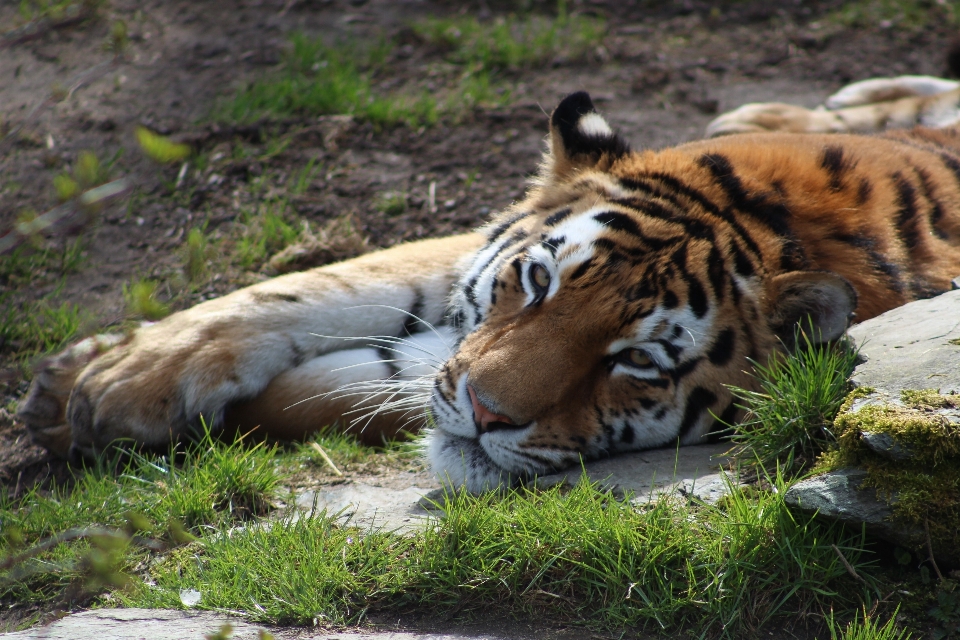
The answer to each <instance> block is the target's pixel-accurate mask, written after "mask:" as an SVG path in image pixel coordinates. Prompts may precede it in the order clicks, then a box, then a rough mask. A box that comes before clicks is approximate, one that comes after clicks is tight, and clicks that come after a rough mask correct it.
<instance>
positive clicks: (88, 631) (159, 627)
mask: <svg viewBox="0 0 960 640" xmlns="http://www.w3.org/2000/svg"><path fill="white" fill-rule="evenodd" d="M225 624H230V626H232V627H233V632H232V635H230V638H231V640H256V639H257V638H258V637H259V632H260V630H261V629H266V627H264V626H259V625H252V624H249V623H247V622H244V621H243V620H241V619H239V618H235V617H231V616H225V615H222V614H219V613H211V612H208V611H170V610H166V609H94V610H92V611H82V612H80V613H74V614H71V615H68V616H66V617H64V618H61V619H60V620H57V621H56V622H54V623H52V624H49V625H47V626H45V627H34V628H33V629H27V630H26V631H16V632H13V633H0V638H4V639H5V640H6V639H9V640H14V639H17V640H20V639H23V640H25V639H26V638H36V639H37V640H40V639H43V640H188V639H189V640H193V639H194V638H196V640H203V638H204V637H205V636H207V635H210V634H212V633H215V632H216V631H218V630H219V629H220V628H221V627H223V625H225ZM270 632H271V633H273V630H270ZM317 637H322V636H317Z"/></svg>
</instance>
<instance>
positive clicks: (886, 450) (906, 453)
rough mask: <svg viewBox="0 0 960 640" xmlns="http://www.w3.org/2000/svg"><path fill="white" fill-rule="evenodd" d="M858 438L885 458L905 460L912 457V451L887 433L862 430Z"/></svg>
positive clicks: (895, 460)
mask: <svg viewBox="0 0 960 640" xmlns="http://www.w3.org/2000/svg"><path fill="white" fill-rule="evenodd" d="M860 438H861V440H863V443H864V444H865V445H867V447H869V448H870V450H871V451H873V452H874V453H876V454H877V455H879V456H883V457H884V458H886V459H887V460H891V461H893V462H905V461H907V460H909V459H910V458H912V457H913V451H911V449H910V448H909V447H907V446H904V445H902V444H900V443H899V442H897V441H896V439H895V438H894V437H893V436H891V435H890V434H889V433H869V432H864V433H862V434H860Z"/></svg>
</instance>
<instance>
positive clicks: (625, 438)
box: [620, 422, 636, 444]
mask: <svg viewBox="0 0 960 640" xmlns="http://www.w3.org/2000/svg"><path fill="white" fill-rule="evenodd" d="M635 436H636V434H635V433H634V431H633V425H631V424H630V423H629V422H625V423H624V424H623V431H621V432H620V442H622V443H624V444H633V441H634V438H635Z"/></svg>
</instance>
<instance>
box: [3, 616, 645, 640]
mask: <svg viewBox="0 0 960 640" xmlns="http://www.w3.org/2000/svg"><path fill="white" fill-rule="evenodd" d="M225 624H229V625H230V626H231V627H232V631H231V633H230V634H229V635H228V637H229V638H230V640H258V639H259V638H260V637H261V636H260V632H261V631H266V632H268V633H270V634H271V635H272V636H273V637H274V638H276V639H277V640H580V639H582V638H595V637H596V635H595V634H594V633H591V632H590V631H589V630H586V629H578V628H572V629H566V630H561V629H556V628H552V627H551V625H550V623H546V624H536V625H534V626H533V628H531V626H530V625H527V624H522V623H518V622H516V621H513V620H511V619H509V618H504V619H499V618H496V617H491V619H490V620H488V621H487V624H481V625H480V628H477V627H476V625H472V624H471V625H466V626H465V625H461V624H455V623H447V624H444V625H442V628H445V629H449V631H440V632H435V631H432V629H431V630H428V631H408V630H396V629H394V630H390V629H386V630H377V629H356V628H354V629H350V628H348V629H338V630H331V629H316V628H309V627H275V626H270V625H257V624H250V623H248V622H244V621H243V620H241V619H240V618H237V617H234V616H228V615H224V614H221V613H213V612H209V611H169V610H164V609H96V610H93V611H83V612H81V613H75V614H72V615H68V616H66V617H64V618H61V619H60V620H57V621H56V622H54V623H52V624H49V625H47V626H45V627H34V628H33V629H29V630H27V631H17V632H14V633H0V638H2V639H4V640H7V639H9V640H15V639H16V640H24V639H26V638H30V639H35V640H204V639H205V638H206V637H207V636H209V635H211V634H214V633H216V632H217V631H219V630H220V629H221V628H222V627H223V626H224V625H225ZM638 637H639V638H641V639H647V640H654V638H659V637H660V636H653V635H648V634H645V633H641V634H640V635H639V636H638Z"/></svg>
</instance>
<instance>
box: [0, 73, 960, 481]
mask: <svg viewBox="0 0 960 640" xmlns="http://www.w3.org/2000/svg"><path fill="white" fill-rule="evenodd" d="M911 82H912V83H911ZM943 82H949V81H943ZM928 85H930V83H927V84H923V83H922V82H916V81H910V80H909V79H907V80H904V79H887V80H885V81H883V82H881V83H880V85H879V86H867V87H866V88H864V87H863V86H860V87H859V88H858V87H857V86H856V85H854V89H853V90H852V91H848V92H847V94H846V97H844V96H841V98H843V100H840V104H839V105H834V107H835V108H834V110H832V111H831V110H806V109H801V108H799V107H790V108H786V107H785V106H784V105H777V104H775V103H773V104H766V105H751V106H749V108H746V109H743V108H742V109H740V110H738V111H735V112H733V113H732V114H726V115H724V116H721V117H720V118H718V119H717V121H715V122H714V123H713V124H712V125H711V128H709V129H708V133H709V134H710V135H712V136H716V137H711V138H707V139H703V140H699V141H694V142H689V143H686V144H682V145H679V146H676V147H672V148H666V149H662V150H649V149H643V150H632V149H631V147H630V145H629V144H628V143H627V141H626V140H624V138H623V137H622V136H621V135H620V134H618V133H617V132H615V131H614V129H613V128H612V127H611V126H610V124H609V123H608V122H607V121H606V120H605V119H604V118H603V116H601V115H600V113H599V112H598V111H597V109H596V108H595V106H594V104H593V102H592V100H591V98H590V96H589V95H588V94H587V93H586V92H583V91H579V92H576V93H573V94H571V95H569V96H567V97H566V98H564V99H563V100H562V101H561V102H560V103H559V104H558V106H557V107H556V108H555V109H554V111H553V112H552V114H551V115H550V117H549V127H548V129H549V133H548V136H547V150H546V152H545V153H544V156H543V160H542V164H541V166H540V168H539V171H538V173H537V174H536V177H535V178H533V179H532V180H531V182H530V184H529V186H528V189H527V191H526V194H525V196H524V197H523V198H522V199H521V200H520V201H518V202H516V203H514V204H512V205H511V206H509V207H507V208H506V209H505V210H503V211H502V212H500V213H497V214H495V215H493V216H492V218H491V219H490V220H489V221H488V222H486V223H485V224H484V225H483V226H482V227H480V228H479V229H478V230H476V231H473V232H470V233H465V234H461V235H454V236H450V237H445V238H433V239H427V240H421V241H417V242H410V243H406V244H400V245H397V246H394V247H391V248H387V249H383V250H379V251H376V252H372V253H369V254H366V255H363V256H360V257H357V258H354V259H351V260H348V261H344V262H341V263H337V264H332V265H327V266H323V267H319V268H316V269H313V270H310V271H304V272H299V273H292V274H287V275H284V276H280V277H277V278H274V279H271V280H267V281H264V282H261V283H258V284H255V285H253V286H249V287H247V288H243V289H239V290H237V291H235V292H233V293H231V294H229V295H225V296H223V297H221V298H217V299H213V300H209V301H206V302H203V303H201V304H198V305H197V306H195V307H192V308H189V309H186V310H184V311H180V312H178V313H175V314H173V315H171V316H169V317H167V318H165V319H163V320H161V321H159V322H157V323H155V324H152V325H148V326H143V327H141V328H139V329H138V330H136V331H134V332H132V333H130V334H128V335H116V334H103V335H98V336H93V337H90V338H87V339H85V340H82V341H80V342H78V343H76V344H75V345H73V346H71V347H69V348H67V349H66V350H65V351H63V352H62V353H60V354H58V355H56V356H53V357H51V358H49V359H47V360H46V361H44V362H42V363H40V365H39V366H38V367H37V369H36V372H35V376H34V379H33V381H32V383H31V387H30V389H29V391H28V393H27V394H26V396H25V397H24V399H23V400H22V402H21V403H20V405H19V409H18V414H17V415H18V418H19V420H20V421H21V422H22V423H23V424H25V425H26V426H27V428H28V429H29V431H30V433H31V434H32V437H33V438H34V440H35V441H36V442H38V443H40V444H42V445H43V446H46V447H47V448H48V449H49V450H51V451H52V452H54V453H56V454H58V455H62V456H65V457H67V458H68V459H71V460H74V461H77V460H81V459H83V458H87V457H91V456H96V455H98V454H100V453H101V452H103V451H104V450H106V449H107V448H108V447H111V446H113V445H114V444H115V443H118V442H126V443H131V444H133V445H136V446H140V447H145V448H159V449H163V448H165V447H169V446H170V445H171V442H174V441H177V440H180V439H184V438H189V437H191V435H192V434H196V433H197V432H198V431H199V430H200V429H202V428H203V427H204V426H205V427H206V428H209V429H212V430H214V431H217V432H227V431H228V430H234V429H235V430H238V431H239V432H241V433H247V432H250V431H254V432H255V433H258V434H260V435H262V436H263V437H268V438H277V439H285V440H292V439H302V438H305V437H307V436H308V435H309V434H311V433H313V432H315V431H316V430H318V429H320V428H322V427H325V426H327V425H333V424H339V425H341V428H342V429H344V430H346V431H350V432H356V433H357V435H358V437H359V438H360V440H361V441H363V442H366V443H373V444H377V443H380V442H382V441H383V439H385V438H391V437H396V436H397V435H398V434H399V433H400V432H401V431H417V430H421V431H422V432H423V448H424V451H425V452H426V457H427V460H428V461H429V464H430V466H431V468H432V470H433V472H434V473H435V474H436V476H437V477H438V478H439V479H440V481H441V482H443V483H445V484H448V485H450V486H453V487H464V488H466V490H468V491H471V492H481V491H487V490H496V489H503V488H506V487H511V486H515V485H517V484H518V483H523V482H525V481H528V480H529V479H531V478H534V477H536V476H538V475H542V474H547V473H551V472H554V471H557V470H561V469H563V468H565V467H569V466H571V465H576V464H580V463H581V461H584V460H591V459H597V458H601V457H604V456H609V455H613V454H616V453H619V452H625V451H636V450H643V449H652V448H658V447H673V446H677V445H694V444H697V443H701V442H705V441H709V440H711V439H716V438H717V437H718V435H719V434H720V433H721V430H722V429H723V428H724V427H725V425H729V424H733V423H735V421H736V420H737V419H738V418H739V417H740V411H741V409H739V408H738V405H737V401H736V400H735V398H734V397H733V396H732V392H731V387H733V386H735V387H742V388H745V389H751V388H755V385H756V381H755V377H754V374H753V366H754V363H766V362H768V361H769V359H770V358H771V357H774V354H778V353H788V352H790V351H791V350H793V349H794V348H796V344H795V342H796V337H797V336H798V330H802V331H803V332H804V334H805V335H807V336H808V337H809V339H810V340H812V341H814V342H818V343H819V342H831V341H836V340H838V339H840V338H842V336H843V335H844V333H845V331H846V329H847V327H848V325H849V324H850V323H851V322H858V321H863V320H866V319H868V318H871V317H874V316H876V315H878V314H880V313H883V312H884V311H887V310H889V309H891V308H893V307H897V306H899V305H903V304H905V303H907V302H909V301H911V300H915V299H919V298H927V297H930V296H934V295H937V294H939V293H941V292H943V291H946V290H948V289H949V288H950V281H951V279H952V278H953V277H955V276H957V275H958V274H960V132H958V131H957V130H956V129H953V128H950V127H949V126H947V127H946V128H943V127H940V125H943V124H944V123H946V124H947V125H949V124H952V123H950V122H947V120H948V118H946V116H944V114H945V113H947V112H948V111H949V108H948V107H947V106H944V105H947V103H948V102H949V101H950V100H952V101H953V107H952V108H953V109H954V110H956V103H957V89H956V87H955V86H948V85H942V84H941V85H937V87H939V88H940V89H942V91H933V90H932V89H931V88H930V86H928ZM841 93H842V92H841ZM944 94H950V95H948V96H947V97H946V98H944V97H943V95H944ZM877 96H882V97H884V99H885V100H886V101H885V102H881V103H879V104H873V103H874V102H876V98H877ZM891 96H892V97H893V99H888V98H891ZM857 100H860V101H861V103H860V104H859V106H858V104H856V101H857ZM938 100H939V102H938ZM904 101H906V102H904ZM933 103H936V105H939V107H938V106H936V105H935V106H934V107H931V106H930V105H931V104H933ZM851 109H852V110H853V111H850V110H851ZM863 109H868V110H870V113H871V114H873V115H872V120H870V122H869V123H868V122H867V120H868V119H869V118H868V117H867V116H865V115H863V111H862V110H863ZM938 109H939V111H938ZM857 110H860V111H857ZM935 111H936V112H937V113H938V114H940V116H942V117H940V119H939V120H936V122H933V123H931V122H927V121H926V120H924V118H925V114H930V113H933V112H935ZM909 113H912V114H913V115H912V116H911V117H908V114H909ZM824 114H827V115H824ZM851 114H853V115H857V117H856V118H854V117H853V116H852V115H851ZM905 114H907V115H905ZM938 117H939V116H938ZM778 118H779V120H778ZM911 118H912V119H911ZM827 121H830V122H833V123H834V124H833V125H830V126H825V125H824V124H823V123H824V122H827ZM837 123H839V124H837ZM845 123H846V124H845ZM851 123H852V124H851ZM904 123H907V124H909V125H911V126H912V125H914V124H916V123H920V124H934V125H936V126H934V127H931V126H917V127H914V128H912V129H909V130H898V131H887V132H883V133H880V134H878V135H860V134H855V133H849V131H853V130H856V131H863V130H867V129H869V130H870V131H874V132H876V131H882V130H883V129H885V128H887V127H888V126H890V125H894V124H904ZM868 125H869V126H868ZM830 127H833V128H830ZM844 127H846V128H844ZM937 127H940V128H937ZM351 417H352V419H351Z"/></svg>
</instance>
